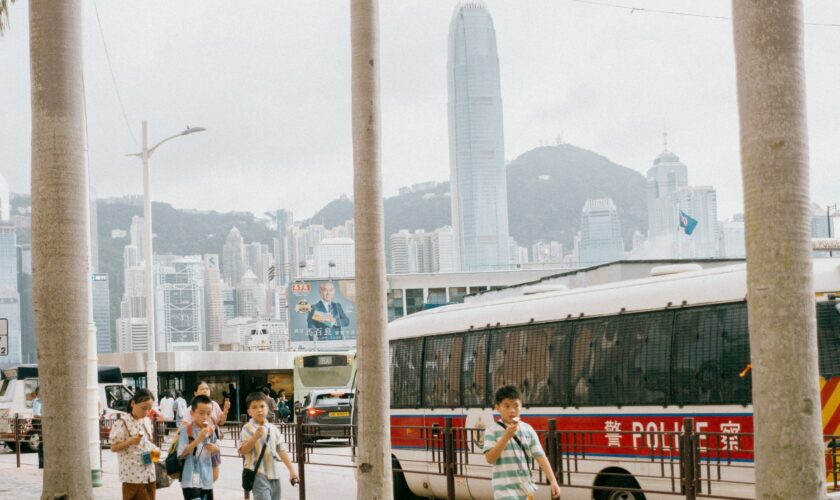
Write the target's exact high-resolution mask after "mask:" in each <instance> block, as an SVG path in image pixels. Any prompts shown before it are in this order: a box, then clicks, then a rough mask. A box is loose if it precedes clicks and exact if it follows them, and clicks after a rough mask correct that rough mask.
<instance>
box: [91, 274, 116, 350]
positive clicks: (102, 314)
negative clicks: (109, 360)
mask: <svg viewBox="0 0 840 500" xmlns="http://www.w3.org/2000/svg"><path fill="white" fill-rule="evenodd" d="M92 279H93V282H92V283H91V287H92V298H93V304H92V305H93V322H94V323H95V324H96V352H97V353H100V354H101V353H108V352H114V342H113V340H114V339H113V338H112V336H111V292H110V291H109V289H108V287H109V284H108V275H107V274H94V275H93V276H92Z"/></svg>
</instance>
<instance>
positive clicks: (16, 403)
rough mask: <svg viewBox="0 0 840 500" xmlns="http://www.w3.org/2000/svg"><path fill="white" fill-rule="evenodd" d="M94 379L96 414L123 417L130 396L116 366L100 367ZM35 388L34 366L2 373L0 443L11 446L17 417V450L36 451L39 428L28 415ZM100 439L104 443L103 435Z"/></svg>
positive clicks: (30, 412)
mask: <svg viewBox="0 0 840 500" xmlns="http://www.w3.org/2000/svg"><path fill="white" fill-rule="evenodd" d="M98 379H99V391H98V394H99V409H100V415H101V416H104V417H105V418H111V419H115V418H117V416H118V415H124V414H126V413H127V412H128V407H129V406H128V402H129V400H130V399H131V397H132V396H133V395H134V393H133V392H132V391H131V390H130V389H129V388H128V387H126V386H125V385H123V382H122V373H121V372H120V369H119V367H116V366H100V367H99V375H98ZM38 386H39V381H38V366H37V365H19V366H15V367H12V368H8V369H6V370H3V373H2V380H0V444H6V445H7V446H9V447H14V446H15V442H14V440H15V429H14V418H15V415H17V416H18V418H20V419H22V420H23V422H22V425H21V427H20V440H21V444H22V446H21V450H22V451H35V450H36V449H37V448H38V443H39V442H40V441H41V428H40V425H38V422H37V419H33V414H32V402H33V400H34V393H35V390H36V389H37V388H38ZM106 428H110V426H107V427H106ZM102 438H103V440H105V441H107V435H105V436H102Z"/></svg>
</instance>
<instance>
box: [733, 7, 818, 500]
mask: <svg viewBox="0 0 840 500" xmlns="http://www.w3.org/2000/svg"><path fill="white" fill-rule="evenodd" d="M732 11H733V29H734V37H735V56H736V68H737V81H738V111H739V113H738V114H739V118H740V126H741V129H740V130H741V134H740V135H741V165H742V176H743V181H744V210H745V213H744V222H745V226H746V234H745V238H746V246H747V301H748V314H749V325H750V344H751V352H752V354H751V356H752V366H753V411H754V426H755V449H756V457H755V464H756V466H755V469H756V471H755V473H756V498H760V499H764V498H767V499H769V498H774V499H775V498H799V499H816V498H824V496H825V490H824V486H825V485H824V477H825V466H824V462H823V443H822V425H821V422H820V414H821V411H820V393H819V387H818V364H817V338H816V324H815V317H814V316H815V314H814V292H813V287H812V281H813V276H812V269H811V258H812V256H811V248H810V224H809V215H810V210H809V206H810V203H809V196H808V190H809V185H808V135H807V127H806V117H805V78H804V65H803V17H802V2H801V0H734V1H733V2H732Z"/></svg>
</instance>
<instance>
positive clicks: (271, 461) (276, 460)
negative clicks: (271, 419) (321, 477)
mask: <svg viewBox="0 0 840 500" xmlns="http://www.w3.org/2000/svg"><path fill="white" fill-rule="evenodd" d="M265 398H266V396H265V394H263V393H262V392H253V393H251V394H249V395H248V397H247V398H245V405H246V406H247V408H248V415H249V416H250V417H251V420H249V421H248V423H247V424H245V425H244V426H242V432H241V433H240V435H239V441H240V442H241V443H242V444H241V445H240V446H239V454H240V455H242V456H243V457H245V469H248V470H246V471H243V474H242V479H243V487H244V488H245V490H246V491H247V490H248V486H252V488H253V489H252V492H253V499H254V500H280V462H281V461H282V462H283V464H284V465H285V466H286V468H287V469H288V470H289V476H290V478H289V479H290V480H291V483H292V486H294V485H295V484H297V481H298V475H297V473H296V472H295V469H294V467H293V466H292V461H291V460H290V459H289V454H288V452H287V450H286V445H285V443H284V442H283V437H282V436H281V434H280V431H278V430H277V429H276V428H275V427H274V426H273V425H271V424H270V423H268V411H269V410H268V403H267V402H266V399H265ZM251 471H253V472H251ZM246 477H249V479H248V482H249V483H250V481H251V479H253V484H252V485H251V484H244V483H246Z"/></svg>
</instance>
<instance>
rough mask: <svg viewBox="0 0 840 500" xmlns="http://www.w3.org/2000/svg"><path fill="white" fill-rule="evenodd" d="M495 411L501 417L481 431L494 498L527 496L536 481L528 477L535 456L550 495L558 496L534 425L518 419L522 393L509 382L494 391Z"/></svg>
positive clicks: (521, 499)
mask: <svg viewBox="0 0 840 500" xmlns="http://www.w3.org/2000/svg"><path fill="white" fill-rule="evenodd" d="M495 402H496V406H495V408H496V411H497V412H498V413H499V416H500V417H501V420H499V421H498V422H496V425H492V426H489V427H488V428H487V429H486V430H485V431H484V458H485V459H486V460H487V463H489V464H491V465H492V466H493V481H492V484H493V498H494V500H531V499H533V498H534V492H536V491H537V485H536V484H534V480H533V479H532V478H531V462H532V461H534V460H536V462H537V463H538V464H539V465H540V468H541V469H542V470H543V473H544V474H545V477H546V478H548V483H549V484H550V485H551V498H560V486H559V485H558V484H557V479H556V478H555V477H554V471H552V470H551V464H549V463H548V459H547V458H546V456H545V452H544V451H543V449H542V445H540V438H539V436H537V433H536V432H535V431H534V428H533V427H531V426H530V425H528V424H526V423H525V422H521V421H520V420H519V414H520V413H521V412H522V396H521V395H520V394H519V390H518V389H517V388H516V387H513V386H511V385H508V386H504V387H501V388H499V390H497V391H496V397H495Z"/></svg>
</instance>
